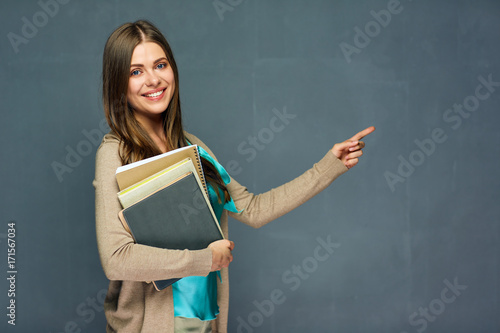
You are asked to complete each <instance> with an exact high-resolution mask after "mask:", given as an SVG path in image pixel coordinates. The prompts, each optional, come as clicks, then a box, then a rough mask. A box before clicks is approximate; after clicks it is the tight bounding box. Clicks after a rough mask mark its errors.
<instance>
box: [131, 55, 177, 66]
mask: <svg viewBox="0 0 500 333" xmlns="http://www.w3.org/2000/svg"><path fill="white" fill-rule="evenodd" d="M162 60H164V61H168V59H167V58H165V57H161V58H158V59H156V60H155V61H154V62H153V63H154V64H156V63H159V62H160V61H162ZM130 67H144V65H143V64H131V65H130Z"/></svg>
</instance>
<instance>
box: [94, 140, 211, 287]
mask: <svg viewBox="0 0 500 333" xmlns="http://www.w3.org/2000/svg"><path fill="white" fill-rule="evenodd" d="M119 166H121V161H120V157H119V142H118V140H117V139H115V138H113V137H111V136H109V135H108V136H105V137H104V139H103V142H102V143H101V145H100V147H99V148H98V150H97V154H96V170H95V179H94V182H93V185H94V188H95V200H96V203H95V208H96V235H97V246H98V250H99V256H100V259H101V263H102V267H103V269H104V273H105V274H106V276H107V278H108V279H110V280H131V281H154V280H163V279H169V278H180V277H185V276H192V275H198V276H206V275H208V273H210V269H211V266H212V251H211V250H210V249H208V248H206V249H203V250H196V251H189V250H168V249H160V248H155V247H151V246H145V245H140V244H136V243H135V242H134V239H133V238H132V236H131V235H130V234H129V233H128V232H127V231H126V230H125V228H124V227H123V225H122V224H121V221H120V219H119V217H118V213H119V211H120V210H121V206H120V202H119V200H118V197H117V193H118V184H117V183H116V179H115V172H116V169H117V168H118V167H119Z"/></svg>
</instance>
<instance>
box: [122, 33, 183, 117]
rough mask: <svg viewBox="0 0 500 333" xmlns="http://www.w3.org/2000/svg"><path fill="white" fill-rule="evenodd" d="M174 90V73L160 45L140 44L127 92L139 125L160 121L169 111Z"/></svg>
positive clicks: (134, 56) (133, 58) (137, 47)
mask: <svg viewBox="0 0 500 333" xmlns="http://www.w3.org/2000/svg"><path fill="white" fill-rule="evenodd" d="M174 89H175V80H174V72H173V71H172V67H171V66H170V64H169V63H168V61H167V56H166V55H165V52H164V51H163V49H162V48H161V46H159V45H158V44H156V43H152V42H145V43H141V44H139V45H137V46H136V48H135V49H134V52H133V54H132V60H131V65H130V78H129V82H128V91H127V101H128V102H129V103H130V105H132V107H133V109H134V115H135V118H136V119H137V120H138V121H139V122H142V121H143V120H144V121H148V120H158V119H159V118H160V115H161V113H162V112H163V111H165V110H166V109H167V107H168V104H169V103H170V100H171V99H172V96H173V94H174Z"/></svg>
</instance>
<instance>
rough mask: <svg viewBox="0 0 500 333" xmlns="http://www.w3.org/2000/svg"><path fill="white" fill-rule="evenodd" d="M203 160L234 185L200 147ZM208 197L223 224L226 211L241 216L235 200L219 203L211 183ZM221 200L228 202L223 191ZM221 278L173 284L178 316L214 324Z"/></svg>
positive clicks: (186, 279)
mask: <svg viewBox="0 0 500 333" xmlns="http://www.w3.org/2000/svg"><path fill="white" fill-rule="evenodd" d="M198 152H199V153H200V156H202V157H204V158H205V159H207V160H208V161H209V162H211V163H212V165H213V166H214V167H215V168H216V169H217V171H218V172H219V174H220V175H221V178H222V180H223V181H224V183H225V184H226V185H227V184H229V183H230V182H231V178H230V177H229V175H228V173H227V171H226V170H225V169H224V168H223V167H222V165H220V164H219V163H218V162H217V161H215V160H214V159H213V158H212V157H211V156H210V155H209V154H208V153H207V152H206V151H205V150H204V149H203V148H201V147H200V146H198ZM207 189H208V196H209V199H210V203H211V205H212V209H213V210H214V213H215V216H216V217H217V220H218V221H220V218H221V216H222V212H223V211H224V209H226V210H229V211H232V212H235V213H239V211H238V210H237V209H236V206H235V205H234V201H233V199H230V201H229V202H227V203H219V202H218V199H217V194H216V193H215V190H214V188H213V187H212V186H211V185H210V184H209V183H207ZM217 190H219V193H220V195H221V198H224V196H223V193H222V191H221V190H220V189H217ZM217 276H219V278H220V272H210V274H208V276H186V277H183V278H182V279H180V280H179V281H177V282H176V283H174V284H172V292H173V298H174V316H176V317H185V318H198V319H200V320H212V319H215V317H216V316H217V314H219V306H218V305H217Z"/></svg>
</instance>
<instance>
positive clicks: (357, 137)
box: [350, 126, 375, 141]
mask: <svg viewBox="0 0 500 333" xmlns="http://www.w3.org/2000/svg"><path fill="white" fill-rule="evenodd" d="M373 131H375V127H374V126H370V127H368V128H366V129H364V130H362V131H361V132H359V133H356V134H354V136H353V137H352V138H351V139H350V140H354V141H359V140H361V139H362V138H364V137H365V136H367V135H368V134H370V133H372V132H373Z"/></svg>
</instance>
